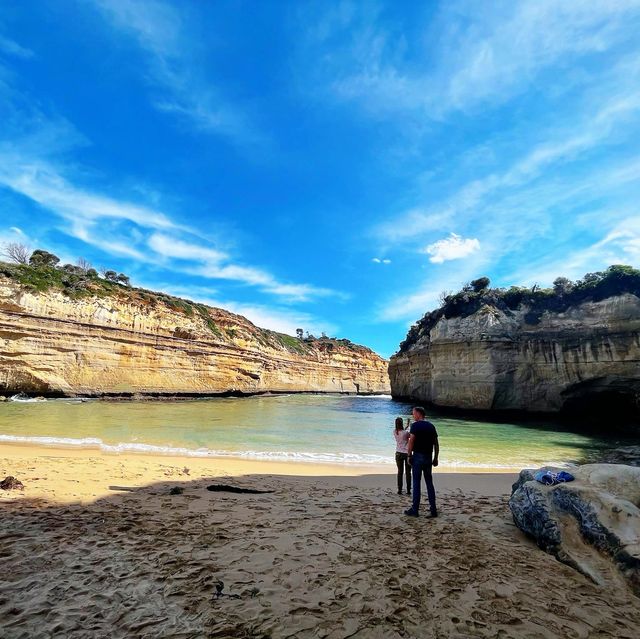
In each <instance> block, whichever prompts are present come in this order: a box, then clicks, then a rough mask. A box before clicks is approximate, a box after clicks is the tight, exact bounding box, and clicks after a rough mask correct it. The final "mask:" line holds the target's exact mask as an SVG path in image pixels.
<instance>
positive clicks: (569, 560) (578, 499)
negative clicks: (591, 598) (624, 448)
mask: <svg viewBox="0 0 640 639" xmlns="http://www.w3.org/2000/svg"><path fill="white" fill-rule="evenodd" d="M545 470H551V471H557V470H558V469H554V468H545ZM571 472H572V473H573V474H574V475H575V478H576V481H573V482H569V483H562V484H558V485H556V486H545V485H543V484H540V483H538V482H537V481H535V480H534V475H535V471H533V470H523V471H522V472H521V473H520V477H519V479H518V481H517V482H516V483H515V484H514V485H513V492H512V495H511V499H510V500H509V507H510V509H511V512H512V514H513V519H514V521H515V523H516V525H517V526H518V527H519V528H520V529H521V530H523V531H524V532H525V533H527V534H528V535H529V536H531V537H533V538H534V539H535V540H536V542H537V543H538V545H539V546H540V548H542V549H543V550H545V551H546V552H549V553H551V554H553V555H555V556H556V557H557V558H558V559H559V560H560V561H562V562H563V563H566V564H568V565H570V566H572V567H573V568H576V569H577V570H579V571H580V572H582V573H583V574H585V575H587V576H588V577H589V578H590V579H592V580H593V581H595V582H596V583H599V584H601V585H609V586H612V587H616V586H618V585H619V582H622V580H624V581H626V583H627V584H628V585H629V586H631V588H632V589H633V591H634V593H635V594H636V595H638V596H640V468H636V467H632V466H623V465H616V464H587V465H585V466H581V467H579V468H577V469H575V470H574V469H572V470H571Z"/></svg>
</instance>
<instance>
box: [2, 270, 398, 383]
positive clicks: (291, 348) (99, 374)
mask: <svg viewBox="0 0 640 639" xmlns="http://www.w3.org/2000/svg"><path fill="white" fill-rule="evenodd" d="M187 310H189V309H187ZM20 391H23V392H27V393H32V394H34V393H37V394H40V393H55V392H59V393H64V394H67V395H117V394H132V393H142V394H151V393H153V394H155V393H158V394H168V395H171V394H181V393H188V394H212V393H223V392H230V391H238V392H242V393H259V392H265V391H287V392H289V391H314V392H351V393H356V392H359V393H388V392H389V378H388V374H387V362H386V361H385V360H384V359H382V358H381V357H379V356H378V355H376V354H375V353H374V352H373V351H371V350H370V349H368V348H365V347H361V346H356V345H353V344H348V343H346V342H341V341H339V340H326V341H325V340H318V341H316V342H313V343H312V344H311V345H308V344H302V343H300V342H298V341H297V340H295V339H294V338H283V337H282V336H280V337H278V335H277V334H274V333H272V332H270V331H264V330H262V329H259V328H257V327H256V326H254V325H253V324H252V323H251V322H250V321H249V320H247V319H246V318H245V317H242V316H240V315H235V314H233V313H229V312H227V311H224V310H222V309H216V308H209V307H207V308H206V309H205V310H204V311H202V312H195V311H193V310H192V311H191V312H190V313H189V312H181V311H180V310H179V309H176V308H172V307H171V306H170V305H169V304H167V303H164V302H162V301H161V300H160V301H158V300H153V301H149V302H146V303H143V302H141V301H140V300H136V301H132V300H131V299H129V298H126V297H123V298H117V297H84V298H81V299H78V300H70V299H69V298H67V297H65V296H64V295H62V294H61V293H59V292H48V293H41V294H38V293H31V292H28V291H25V290H23V289H21V288H20V287H19V286H18V285H16V284H15V283H14V282H12V281H10V280H6V279H3V278H0V392H1V393H3V394H5V395H7V394H13V393H17V392H20Z"/></svg>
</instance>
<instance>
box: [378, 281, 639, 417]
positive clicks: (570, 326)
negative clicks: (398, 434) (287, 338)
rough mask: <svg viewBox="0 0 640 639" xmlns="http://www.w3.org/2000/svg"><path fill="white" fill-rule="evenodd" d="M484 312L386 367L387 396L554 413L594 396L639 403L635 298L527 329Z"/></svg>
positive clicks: (448, 323)
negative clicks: (389, 393)
mask: <svg viewBox="0 0 640 639" xmlns="http://www.w3.org/2000/svg"><path fill="white" fill-rule="evenodd" d="M525 315H526V309H523V310H521V311H516V312H513V313H511V314H505V313H503V312H502V311H500V310H498V309H496V308H495V307H489V306H485V307H483V308H481V309H480V310H479V311H478V312H476V313H474V314H473V315H471V316H469V317H465V318H452V319H445V318H443V319H441V320H440V321H439V322H438V323H437V324H436V325H435V326H434V327H433V328H432V329H431V331H430V332H429V334H428V335H426V336H424V337H422V338H421V339H420V340H419V341H418V342H417V343H416V344H414V345H413V346H412V347H411V348H410V349H409V351H408V352H405V353H399V354H396V355H394V356H393V357H392V358H391V360H390V363H389V376H390V379H391V393H392V395H393V396H394V397H404V398H412V399H414V400H420V401H425V402H431V403H433V404H436V405H440V406H449V407H457V408H466V409H484V410H504V409H509V410H524V411H544V412H547V411H550V412H554V411H559V410H562V409H563V408H567V407H569V406H571V405H573V406H578V405H579V404H580V403H581V402H582V403H584V402H586V401H587V398H591V399H593V397H595V396H597V395H599V394H601V395H603V396H607V397H610V399H611V401H612V404H611V410H612V411H615V409H616V404H615V401H616V399H615V398H618V399H619V400H620V401H621V402H624V403H625V405H627V404H629V405H630V404H633V402H638V399H639V398H640V299H638V298H637V297H636V296H634V295H630V294H626V295H621V296H618V297H612V298H609V299H606V300H603V301H601V302H591V303H585V304H581V305H580V306H577V307H574V308H571V309H569V310H568V311H567V312H565V313H545V314H544V315H543V316H542V318H541V321H540V323H538V324H527V322H526V321H525Z"/></svg>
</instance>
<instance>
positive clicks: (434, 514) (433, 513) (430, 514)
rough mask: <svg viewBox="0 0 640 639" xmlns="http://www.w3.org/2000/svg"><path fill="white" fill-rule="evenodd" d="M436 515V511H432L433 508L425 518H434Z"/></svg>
mask: <svg viewBox="0 0 640 639" xmlns="http://www.w3.org/2000/svg"><path fill="white" fill-rule="evenodd" d="M437 516H438V513H437V512H434V511H433V510H432V511H431V512H430V513H429V514H428V515H427V519H435V518H436V517H437Z"/></svg>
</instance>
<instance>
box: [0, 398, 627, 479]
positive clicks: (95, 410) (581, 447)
mask: <svg viewBox="0 0 640 639" xmlns="http://www.w3.org/2000/svg"><path fill="white" fill-rule="evenodd" d="M410 410H411V406H410V405H409V404H406V403H401V402H396V401H393V400H392V399H391V398H390V397H386V396H373V397H355V396H340V395H272V396H258V397H247V398H215V399H206V400H193V401H177V402H166V401H142V402H136V401H132V402H106V401H86V402H79V401H70V400H49V401H45V402H37V401H32V402H6V403H2V404H0V442H1V443H17V444H19V443H34V444H41V445H46V446H51V447H65V448H66V447H83V448H90V449H101V450H103V451H105V452H111V453H119V452H121V453H141V454H143V453H154V454H158V453H159V454H179V455H187V456H194V457H207V456H225V457H228V456H231V457H243V458H249V459H274V460H291V461H313V462H330V463H338V464H358V465H360V464H364V465H371V464H389V465H392V464H394V461H393V457H394V451H395V442H394V439H393V436H392V429H393V422H394V418H395V417H396V416H398V415H399V416H403V417H407V416H408V415H409V414H410ZM430 418H431V419H432V421H433V422H434V423H435V424H436V426H437V428H438V431H439V435H440V445H441V449H442V452H441V466H443V467H450V468H458V469H473V468H477V469H482V468H522V467H525V466H539V465H542V464H550V463H567V462H574V461H580V460H583V459H584V458H585V457H588V456H591V455H597V453H598V452H599V451H603V450H605V449H607V448H612V447H614V446H615V445H616V444H623V443H624V442H617V441H615V440H611V439H608V440H604V439H600V438H597V437H593V436H589V435H585V434H577V433H574V432H570V431H567V430H565V429H562V427H561V426H559V425H557V424H552V423H542V422H540V423H527V424H517V423H492V422H488V421H474V420H467V419H459V418H452V417H450V416H446V417H445V416H441V415H437V414H433V413H432V414H431V415H430Z"/></svg>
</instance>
